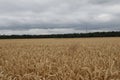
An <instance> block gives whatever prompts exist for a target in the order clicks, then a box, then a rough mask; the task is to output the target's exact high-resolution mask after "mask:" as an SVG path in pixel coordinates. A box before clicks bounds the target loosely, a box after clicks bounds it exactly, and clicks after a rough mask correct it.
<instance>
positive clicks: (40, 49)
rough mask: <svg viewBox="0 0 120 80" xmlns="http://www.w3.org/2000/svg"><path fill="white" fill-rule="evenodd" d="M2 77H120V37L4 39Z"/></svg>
mask: <svg viewBox="0 0 120 80" xmlns="http://www.w3.org/2000/svg"><path fill="white" fill-rule="evenodd" d="M0 80H120V38H118V37H116V38H74V39H72V38H70V39H8V40H7V39H6V40H0Z"/></svg>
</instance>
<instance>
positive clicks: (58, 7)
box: [0, 0, 120, 34]
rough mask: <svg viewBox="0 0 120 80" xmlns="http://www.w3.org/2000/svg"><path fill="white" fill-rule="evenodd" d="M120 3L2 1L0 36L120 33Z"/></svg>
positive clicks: (116, 0) (98, 0) (107, 0)
mask: <svg viewBox="0 0 120 80" xmlns="http://www.w3.org/2000/svg"><path fill="white" fill-rule="evenodd" d="M119 21H120V0H0V34H55V33H76V32H84V30H85V29H86V28H87V29H88V30H89V31H112V30H120V22H119Z"/></svg>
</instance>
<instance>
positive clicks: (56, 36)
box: [0, 31, 120, 39]
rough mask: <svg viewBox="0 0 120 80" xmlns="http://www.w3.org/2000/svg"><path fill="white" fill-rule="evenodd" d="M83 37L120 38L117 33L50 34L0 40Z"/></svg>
mask: <svg viewBox="0 0 120 80" xmlns="http://www.w3.org/2000/svg"><path fill="white" fill-rule="evenodd" d="M84 37H120V31H117V32H114V31H113V32H93V33H73V34H51V35H0V39H25V38H29V39H32V38H84Z"/></svg>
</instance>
